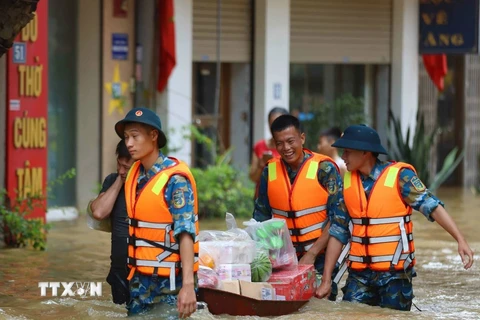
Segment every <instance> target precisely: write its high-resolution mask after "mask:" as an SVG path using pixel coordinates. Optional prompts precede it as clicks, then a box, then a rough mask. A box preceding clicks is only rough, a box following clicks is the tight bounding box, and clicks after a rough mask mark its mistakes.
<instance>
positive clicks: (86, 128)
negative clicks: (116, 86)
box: [76, 0, 103, 210]
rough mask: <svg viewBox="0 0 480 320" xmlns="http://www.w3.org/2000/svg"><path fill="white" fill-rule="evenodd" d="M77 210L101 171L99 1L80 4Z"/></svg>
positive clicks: (93, 186) (82, 1) (88, 197)
mask: <svg viewBox="0 0 480 320" xmlns="http://www.w3.org/2000/svg"><path fill="white" fill-rule="evenodd" d="M78 15H79V16H78V23H79V26H78V35H77V37H78V46H77V48H78V55H77V57H78V60H77V68H78V71H77V77H78V79H77V83H78V88H77V90H78V91H77V138H76V139H77V141H76V146H77V177H76V179H77V186H76V192H77V197H76V198H77V206H78V208H79V209H80V210H83V209H84V208H86V206H87V204H88V201H89V200H90V199H91V198H93V197H94V196H96V194H95V193H94V189H95V187H96V185H97V184H98V183H99V182H101V181H103V180H101V179H103V177H101V171H100V148H101V140H100V139H99V137H100V110H101V104H100V95H101V92H100V90H101V86H102V84H101V81H100V77H101V56H100V54H101V23H100V17H101V15H100V3H99V2H98V1H97V0H81V1H78Z"/></svg>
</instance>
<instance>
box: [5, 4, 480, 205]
mask: <svg viewBox="0 0 480 320" xmlns="http://www.w3.org/2000/svg"><path fill="white" fill-rule="evenodd" d="M173 2H174V19H173V20H174V24H175V34H176V66H175V68H174V70H173V72H172V74H171V76H170V79H169V82H168V85H167V88H166V89H165V90H164V91H163V92H161V93H159V92H157V90H156V81H157V72H158V64H159V61H158V59H159V58H158V51H159V41H160V40H159V39H160V32H159V30H158V23H157V22H156V21H157V19H158V3H157V1H153V0H136V1H134V0H118V1H117V0H102V1H96V0H81V1H80V0H75V1H62V0H49V31H48V36H49V68H50V71H49V74H48V75H49V81H48V90H49V103H48V141H49V143H48V179H49V180H52V179H54V178H55V177H56V176H58V175H60V174H61V173H62V172H63V171H65V170H67V169H69V168H71V167H75V168H76V170H77V176H76V178H75V179H73V180H71V181H69V182H68V183H67V184H65V185H63V186H61V187H58V188H57V189H55V190H54V191H53V192H54V193H55V199H56V200H50V202H49V204H50V205H51V206H76V207H78V208H80V209H83V208H85V206H86V204H87V203H88V200H89V199H91V198H92V197H93V196H95V194H96V191H97V190H98V184H99V182H101V181H103V178H104V177H105V176H106V175H107V174H109V173H110V172H112V171H114V170H115V163H116V162H115V154H114V150H115V145H116V143H117V142H118V141H119V138H118V137H117V136H116V134H115V133H114V130H113V125H114V123H115V122H116V121H118V120H120V119H121V118H123V116H124V115H125V113H126V112H127V111H128V110H129V109H130V108H132V107H134V106H144V107H149V108H152V109H154V110H155V111H156V112H157V113H158V114H159V115H160V116H161V118H162V122H163V125H164V126H165V127H166V131H167V134H168V137H169V149H170V150H173V153H172V155H174V156H176V157H179V158H180V159H183V160H185V161H187V162H188V163H190V164H191V165H195V166H202V165H205V164H207V163H209V162H211V161H213V160H212V158H211V157H212V155H211V153H210V152H209V151H208V149H206V148H205V146H204V145H202V144H200V143H196V142H195V141H193V140H192V141H190V140H188V139H187V140H186V139H184V135H185V133H186V132H188V128H189V126H192V125H193V126H196V127H197V128H198V129H199V130H200V131H201V132H203V133H204V134H206V135H210V136H212V137H213V136H215V124H217V125H218V132H219V135H218V136H219V144H221V145H222V147H223V148H224V149H225V148H228V147H233V148H234V151H233V161H234V164H235V165H236V166H238V167H239V168H242V169H244V170H247V168H248V165H249V162H250V152H251V146H252V144H253V142H255V141H257V140H259V139H263V138H266V137H268V136H269V135H270V133H269V129H268V126H267V115H268V112H269V110H270V109H271V108H273V107H275V106H280V107H284V108H288V109H290V110H291V111H292V112H293V111H296V112H301V113H308V112H310V111H312V110H314V109H315V108H321V107H322V105H323V104H325V103H332V102H334V101H335V100H336V99H338V98H339V97H341V96H342V95H345V94H351V95H353V96H355V97H359V98H362V99H363V101H364V110H365V114H366V115H367V122H368V123H369V124H371V125H372V126H373V127H375V128H376V129H377V130H378V131H379V132H380V134H381V136H382V139H383V140H384V141H385V140H386V138H384V137H386V135H387V134H388V129H387V126H386V124H387V122H388V110H389V109H391V110H392V112H393V113H394V114H395V115H396V116H397V117H398V118H399V119H400V120H401V122H402V126H403V127H402V131H403V133H404V134H405V133H406V131H407V128H408V127H409V126H414V125H415V122H416V113H417V109H418V108H420V109H421V110H422V111H423V112H424V113H425V114H427V115H428V116H427V119H428V121H427V122H428V123H427V125H428V126H429V127H430V128H432V127H433V126H436V125H439V124H442V125H445V126H447V127H448V128H450V131H448V132H449V134H444V135H442V137H441V139H440V140H441V141H440V142H439V143H438V147H437V151H436V152H434V153H432V159H433V162H435V165H436V163H437V162H439V163H441V162H442V161H443V159H442V157H444V156H445V153H446V152H447V151H448V150H447V148H448V146H452V147H453V146H459V147H460V148H463V149H465V150H466V155H465V158H464V160H463V162H462V165H461V166H460V167H459V169H457V171H456V174H455V175H454V176H455V177H454V178H452V181H451V183H453V184H457V185H464V186H471V185H472V184H474V183H475V182H476V180H475V179H476V177H477V175H478V170H479V169H478V161H477V159H478V156H479V153H480V151H479V150H480V132H479V129H478V128H479V112H480V111H479V110H480V109H479V107H478V105H479V97H480V90H479V88H478V85H479V83H480V73H479V72H478V69H479V68H480V67H479V66H480V59H478V57H477V56H474V55H462V56H459V57H453V56H452V57H450V56H449V64H450V69H449V70H450V73H451V77H452V79H453V80H452V82H451V83H452V87H448V88H450V89H448V90H450V91H448V90H446V91H445V92H444V93H442V94H439V93H438V92H437V91H436V90H435V88H434V86H433V84H431V82H430V80H429V78H428V75H426V72H425V70H424V69H423V65H422V63H421V59H419V54H418V41H419V35H418V28H419V21H418V20H419V19H418V17H419V3H418V0H361V1H358V0H347V1H329V0H316V1H312V0H229V1H217V0H175V1H173ZM219 4H220V6H219ZM219 17H220V19H218V18H219ZM5 59H6V58H2V59H1V60H0V62H1V63H0V79H7V76H6V75H5V64H6V63H5ZM447 78H448V77H447ZM217 79H219V80H218V81H217ZM455 79H456V80H455ZM6 86H8V84H6V85H5V82H2V84H1V85H0V96H1V97H0V106H1V108H0V109H1V110H2V114H1V116H2V117H3V119H1V118H0V120H1V121H0V122H1V125H2V126H3V125H4V124H5V121H4V120H5V119H4V118H5V111H4V110H5V106H4V105H5V104H6V103H7V101H6V98H5V91H6ZM460 106H461V107H460ZM452 110H455V111H454V112H452ZM336 116H341V114H340V115H336ZM452 119H453V120H452ZM319 129H320V128H319ZM0 132H5V130H1V131H0ZM442 139H443V140H442ZM3 141H5V136H4V137H3ZM3 150H5V149H2V152H4V151H3ZM2 159H4V155H2ZM3 166H5V163H3ZM433 167H434V166H433ZM0 169H1V168H0ZM432 170H434V169H432ZM0 174H5V169H3V170H0ZM4 180H5V178H4V177H3V179H2V181H4Z"/></svg>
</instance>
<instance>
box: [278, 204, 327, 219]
mask: <svg viewBox="0 0 480 320" xmlns="http://www.w3.org/2000/svg"><path fill="white" fill-rule="evenodd" d="M323 210H327V205H321V206H317V207H312V208H308V209H302V210H298V211H284V210H279V209H273V208H272V213H273V214H277V215H279V216H283V217H285V218H290V219H294V218H300V217H303V216H306V215H308V214H312V213H315V212H320V211H323Z"/></svg>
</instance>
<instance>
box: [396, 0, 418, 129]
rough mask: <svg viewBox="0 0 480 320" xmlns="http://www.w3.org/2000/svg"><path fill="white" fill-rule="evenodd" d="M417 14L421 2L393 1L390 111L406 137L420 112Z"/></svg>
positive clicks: (411, 0)
mask: <svg viewBox="0 0 480 320" xmlns="http://www.w3.org/2000/svg"><path fill="white" fill-rule="evenodd" d="M418 10H419V5H418V0H393V39H392V40H393V47H392V78H391V79H392V86H391V107H392V111H393V113H394V114H395V116H396V117H399V118H400V120H401V123H402V133H403V135H404V136H405V135H406V132H407V128H408V127H409V126H410V127H411V130H414V129H415V125H416V115H417V109H418V39H419V38H418V14H419V13H418ZM411 137H412V138H413V135H411Z"/></svg>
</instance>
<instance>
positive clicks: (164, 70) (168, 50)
mask: <svg viewBox="0 0 480 320" xmlns="http://www.w3.org/2000/svg"><path fill="white" fill-rule="evenodd" d="M158 9H159V28H160V52H159V63H158V69H159V70H158V82H157V90H158V91H159V92H162V91H163V90H164V89H165V87H166V86H167V83H168V78H169V77H170V74H171V73H172V70H173V68H174V67H175V65H176V59H175V56H176V54H175V24H174V23H173V0H159V1H158Z"/></svg>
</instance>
